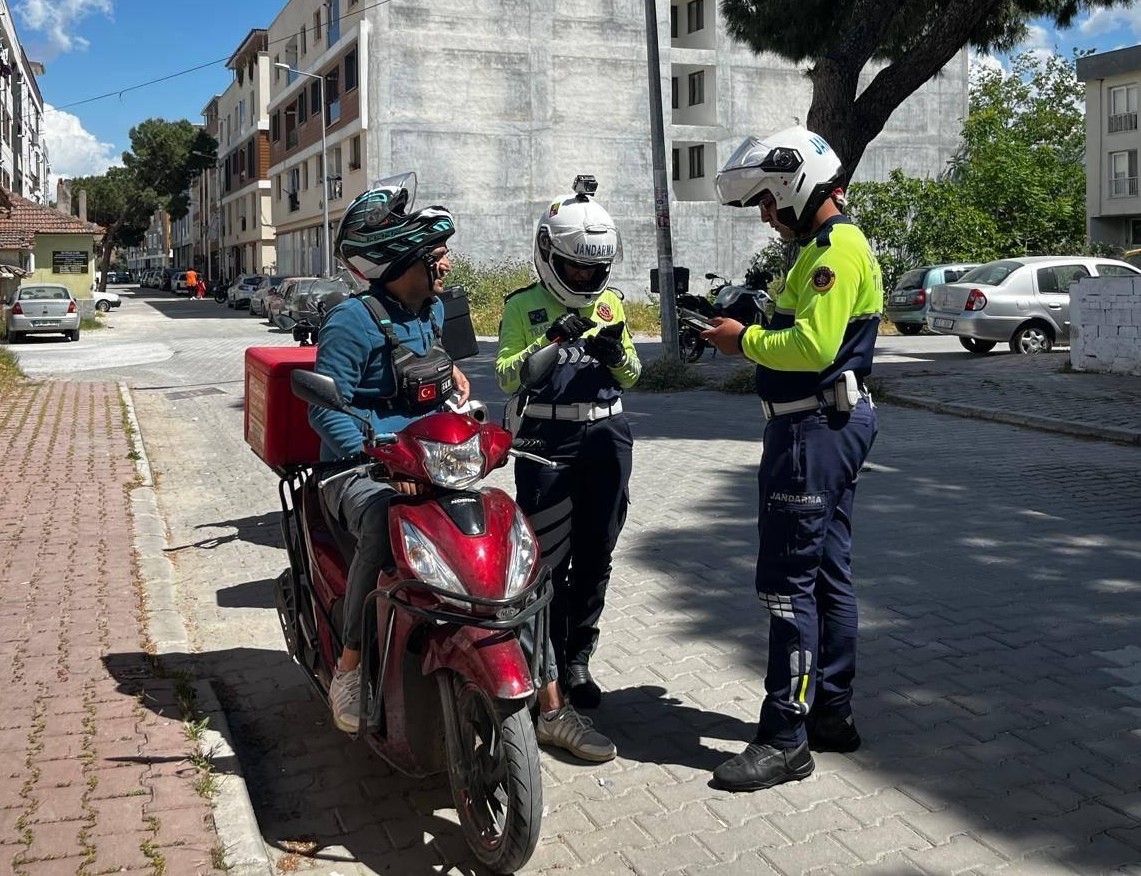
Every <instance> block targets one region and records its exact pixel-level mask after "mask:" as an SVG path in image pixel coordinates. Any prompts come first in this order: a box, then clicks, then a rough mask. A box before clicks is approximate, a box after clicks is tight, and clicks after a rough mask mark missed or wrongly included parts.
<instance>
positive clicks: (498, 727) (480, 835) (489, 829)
mask: <svg viewBox="0 0 1141 876" xmlns="http://www.w3.org/2000/svg"><path fill="white" fill-rule="evenodd" d="M440 695H441V697H443V698H444V700H445V701H444V703H443V706H444V715H445V728H446V735H447V746H448V777H449V779H450V781H451V786H452V799H453V800H454V801H455V804H456V810H457V812H458V813H459V818H460V825H461V827H462V828H463V832H464V838H465V839H466V840H467V843H468V845H469V846H470V847H471V849H472V851H473V852H474V853H475V856H476V857H477V858H478V859H479V860H480V862H481V863H482V864H484V866H486V867H487V868H488V869H490V870H491V871H492V872H494V873H514V872H515V871H516V870H518V869H520V868H522V867H523V865H524V864H526V863H527V861H528V860H530V858H531V855H532V853H533V852H534V851H535V846H536V845H537V844H538V842H539V831H540V829H541V826H542V818H543V790H542V778H541V775H540V773H539V746H538V742H537V741H536V738H535V725H534V724H533V723H532V722H531V713H530V710H529V709H528V707H527V701H525V700H498V701H497V700H493V699H492V698H491V697H490V696H489V695H488V694H487V692H486V691H484V690H483V689H482V688H481V687H479V686H478V685H476V684H473V683H472V682H470V681H467V680H466V679H463V678H461V677H460V676H458V675H456V674H455V673H451V672H444V673H441V675H440Z"/></svg>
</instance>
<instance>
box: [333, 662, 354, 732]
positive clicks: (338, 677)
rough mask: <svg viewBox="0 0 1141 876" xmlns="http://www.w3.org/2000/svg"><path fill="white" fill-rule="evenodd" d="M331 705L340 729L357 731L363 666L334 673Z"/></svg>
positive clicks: (334, 718) (335, 721)
mask: <svg viewBox="0 0 1141 876" xmlns="http://www.w3.org/2000/svg"><path fill="white" fill-rule="evenodd" d="M329 706H330V708H332V710H333V723H334V724H336V725H337V729H338V730H344V731H345V732H346V733H356V732H357V728H358V727H359V726H360V718H361V668H360V667H359V666H358V667H357V668H356V669H349V670H347V671H345V672H341V671H340V670H337V671H336V672H334V673H333V682H332V684H330V685H329Z"/></svg>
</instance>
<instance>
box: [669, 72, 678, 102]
mask: <svg viewBox="0 0 1141 876" xmlns="http://www.w3.org/2000/svg"><path fill="white" fill-rule="evenodd" d="M677 93H678V84H677V77H676V76H671V77H670V106H671V107H673V108H674V109H677V102H678V98H677Z"/></svg>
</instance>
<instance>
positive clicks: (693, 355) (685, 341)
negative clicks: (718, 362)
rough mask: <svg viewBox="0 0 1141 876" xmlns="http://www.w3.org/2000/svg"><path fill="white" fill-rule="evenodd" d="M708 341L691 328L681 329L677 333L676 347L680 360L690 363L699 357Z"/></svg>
mask: <svg viewBox="0 0 1141 876" xmlns="http://www.w3.org/2000/svg"><path fill="white" fill-rule="evenodd" d="M707 346H709V342H708V341H707V340H705V338H703V337H702V336H701V335H699V334H698V333H697V332H695V331H694V330H693V329H690V328H685V329H682V331H681V334H679V335H678V349H679V350H680V352H681V361H682V362H688V363H690V364H692V363H694V362H696V361H697V360H698V359H700V358H701V356H702V354H703V353H704V352H705V348H706V347H707Z"/></svg>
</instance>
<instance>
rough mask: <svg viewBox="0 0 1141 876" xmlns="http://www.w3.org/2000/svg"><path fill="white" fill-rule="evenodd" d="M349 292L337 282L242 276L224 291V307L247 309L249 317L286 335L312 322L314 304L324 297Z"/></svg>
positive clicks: (314, 311) (283, 277)
mask: <svg viewBox="0 0 1141 876" xmlns="http://www.w3.org/2000/svg"><path fill="white" fill-rule="evenodd" d="M351 291H352V290H351V289H350V288H349V286H348V284H346V283H345V282H344V281H342V280H340V279H337V278H333V279H327V278H320V277H288V276H281V275H277V274H243V275H242V276H240V277H238V279H237V280H235V281H234V283H232V284H231V285H230V287H229V289H228V290H227V291H226V306H227V307H230V308H233V309H240V308H249V311H250V314H251V315H252V316H264V317H266V319H267V320H268V321H269V322H270V324H272V325H274V326H276V327H277V328H280V329H283V330H285V331H289V330H290V329H292V328H293V327H294V326H295V325H297V323H299V322H316V319H317V316H316V314H317V305H318V302H320V301H321V300H323V299H324V298H326V297H327V296H329V295H332V294H334V293H338V294H341V295H348V294H349V293H350V292H351Z"/></svg>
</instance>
